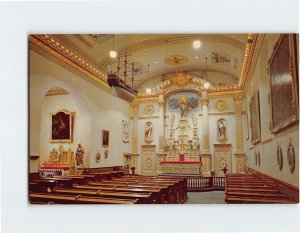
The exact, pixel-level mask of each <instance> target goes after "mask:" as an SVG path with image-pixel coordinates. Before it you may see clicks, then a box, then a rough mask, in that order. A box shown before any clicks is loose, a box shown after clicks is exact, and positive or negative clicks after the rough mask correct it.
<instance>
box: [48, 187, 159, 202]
mask: <svg viewBox="0 0 300 233" xmlns="http://www.w3.org/2000/svg"><path fill="white" fill-rule="evenodd" d="M53 193H57V194H67V195H76V196H77V195H84V196H97V197H110V198H124V199H133V200H136V199H138V202H137V204H154V203H155V200H154V199H153V198H152V193H150V192H148V193H134V192H121V191H115V190H114V191H105V190H98V191H95V190H87V189H65V188H54V189H53Z"/></svg>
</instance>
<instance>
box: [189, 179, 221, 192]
mask: <svg viewBox="0 0 300 233" xmlns="http://www.w3.org/2000/svg"><path fill="white" fill-rule="evenodd" d="M187 178H188V179H187V186H188V187H187V188H188V192H201V191H214V190H216V191H219V190H225V177H216V176H211V177H201V176H188V177H187Z"/></svg>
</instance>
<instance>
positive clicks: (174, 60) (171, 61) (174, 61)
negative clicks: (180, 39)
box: [165, 54, 188, 65]
mask: <svg viewBox="0 0 300 233" xmlns="http://www.w3.org/2000/svg"><path fill="white" fill-rule="evenodd" d="M187 62H188V58H187V57H186V56H183V55H180V54H175V55H170V56H168V57H166V58H165V63H167V64H168V65H180V64H181V65H182V64H185V63H187Z"/></svg>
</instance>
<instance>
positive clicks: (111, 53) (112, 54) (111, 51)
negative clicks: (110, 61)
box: [109, 35, 118, 58]
mask: <svg viewBox="0 0 300 233" xmlns="http://www.w3.org/2000/svg"><path fill="white" fill-rule="evenodd" d="M109 56H110V57H111V58H116V57H117V56H118V53H117V52H116V51H115V35H113V49H112V50H110V51H109Z"/></svg>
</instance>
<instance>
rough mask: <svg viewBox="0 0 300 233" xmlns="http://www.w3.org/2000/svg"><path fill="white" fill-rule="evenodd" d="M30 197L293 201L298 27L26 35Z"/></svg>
mask: <svg viewBox="0 0 300 233" xmlns="http://www.w3.org/2000/svg"><path fill="white" fill-rule="evenodd" d="M28 40H29V42H28V43H29V55H28V61H29V77H28V79H29V86H28V87H29V88H28V89H29V93H28V98H29V110H28V111H29V155H28V156H29V158H28V163H29V172H28V173H29V174H28V182H29V185H28V187H29V194H28V195H29V202H30V203H31V204H197V203H205V204H210V203H212V204H216V203H220V204H235V203H238V204H248V203H259V204H266V203H271V204H272V203H274V204H275V203H282V204H285V203H288V204H291V203H299V121H298V120H299V102H298V99H299V76H298V61H299V34H255V33H249V34H31V35H30V36H29V38H28Z"/></svg>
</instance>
